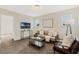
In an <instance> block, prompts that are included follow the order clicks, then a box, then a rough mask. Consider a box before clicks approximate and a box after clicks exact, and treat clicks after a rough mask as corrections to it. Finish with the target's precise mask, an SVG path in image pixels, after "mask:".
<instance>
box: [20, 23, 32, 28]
mask: <svg viewBox="0 0 79 59" xmlns="http://www.w3.org/2000/svg"><path fill="white" fill-rule="evenodd" d="M30 27H31V24H30V23H27V22H21V29H29V28H30Z"/></svg>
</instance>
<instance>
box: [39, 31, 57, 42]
mask: <svg viewBox="0 0 79 59" xmlns="http://www.w3.org/2000/svg"><path fill="white" fill-rule="evenodd" d="M39 31H40V34H39V36H40V37H44V38H45V41H46V42H50V41H55V36H56V35H57V31H48V30H39ZM45 31H46V33H45Z"/></svg>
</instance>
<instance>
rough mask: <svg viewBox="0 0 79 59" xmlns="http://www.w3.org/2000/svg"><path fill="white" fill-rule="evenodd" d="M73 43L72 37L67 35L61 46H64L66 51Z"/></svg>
mask: <svg viewBox="0 0 79 59" xmlns="http://www.w3.org/2000/svg"><path fill="white" fill-rule="evenodd" d="M73 42H74V38H73V37H72V35H68V36H66V37H64V38H63V41H62V45H63V46H66V47H65V48H66V49H68V47H70V46H71V45H72V43H73Z"/></svg>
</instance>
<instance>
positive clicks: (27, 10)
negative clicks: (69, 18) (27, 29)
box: [0, 5, 77, 17]
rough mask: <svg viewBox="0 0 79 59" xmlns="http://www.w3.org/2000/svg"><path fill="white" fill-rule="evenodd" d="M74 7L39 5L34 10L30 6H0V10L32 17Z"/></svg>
mask: <svg viewBox="0 0 79 59" xmlns="http://www.w3.org/2000/svg"><path fill="white" fill-rule="evenodd" d="M74 7H77V5H40V8H36V9H35V8H34V6H32V5H0V8H4V9H8V10H11V11H14V12H18V13H21V14H24V15H28V16H32V17H36V16H40V15H44V14H48V13H53V12H58V11H62V10H66V9H71V8H74Z"/></svg>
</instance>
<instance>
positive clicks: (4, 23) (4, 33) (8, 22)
mask: <svg viewBox="0 0 79 59" xmlns="http://www.w3.org/2000/svg"><path fill="white" fill-rule="evenodd" d="M0 17H1V19H0V20H1V22H0V23H1V27H0V28H1V31H0V37H1V38H10V39H12V35H13V33H14V32H13V17H12V16H7V15H1V16H0Z"/></svg>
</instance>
